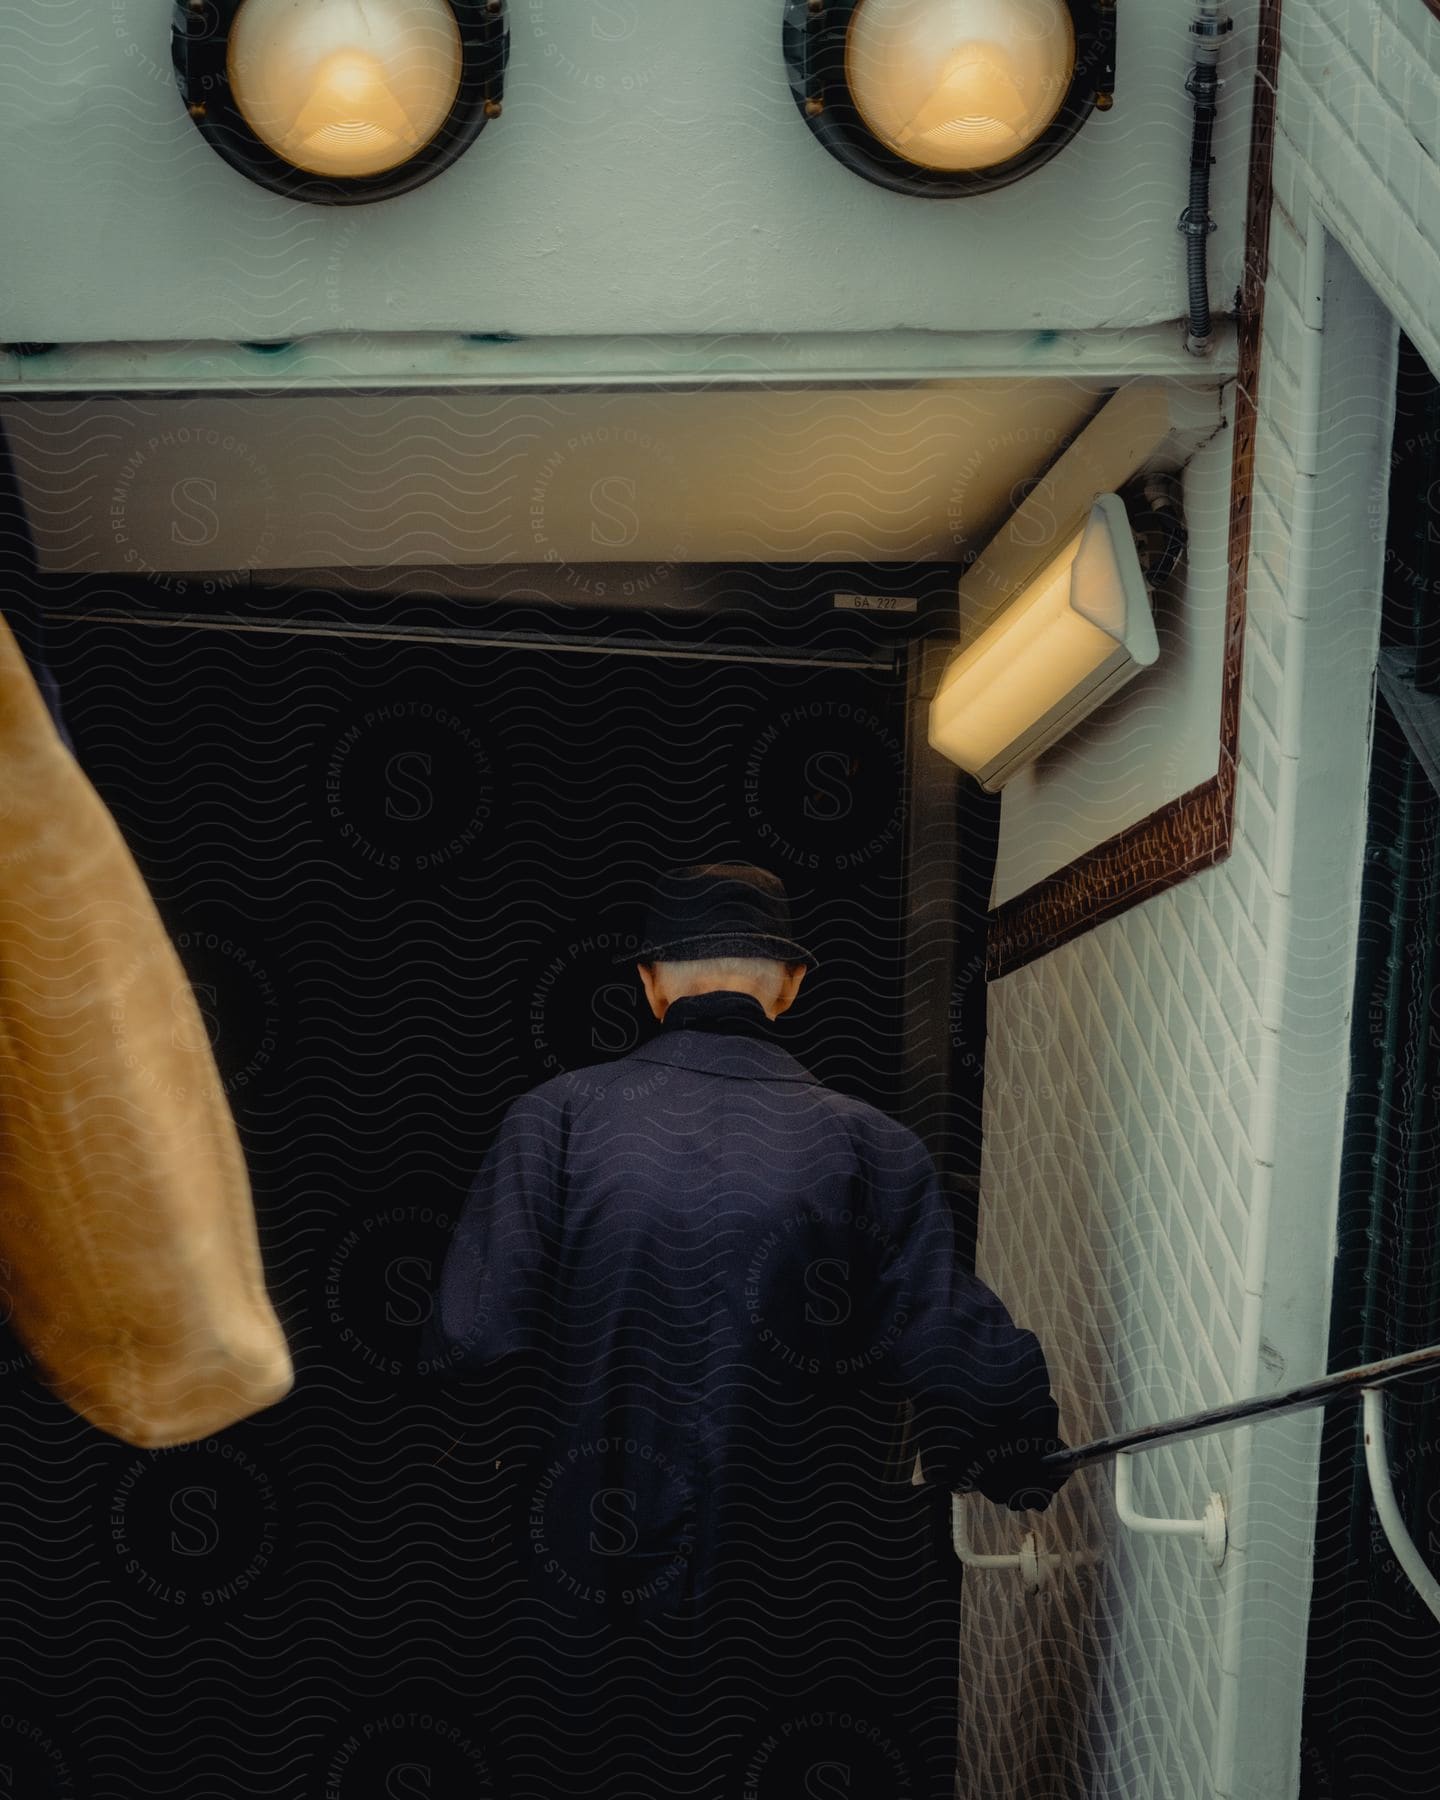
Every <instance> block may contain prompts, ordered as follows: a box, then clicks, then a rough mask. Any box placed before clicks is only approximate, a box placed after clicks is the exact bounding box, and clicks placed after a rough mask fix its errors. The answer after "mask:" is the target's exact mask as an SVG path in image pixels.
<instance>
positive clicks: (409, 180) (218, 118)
mask: <svg viewBox="0 0 1440 1800" xmlns="http://www.w3.org/2000/svg"><path fill="white" fill-rule="evenodd" d="M244 4H245V0H174V4H173V9H172V20H171V29H170V58H171V61H172V63H173V64H174V67H175V78H176V80H177V81H178V82H179V84H180V92H181V95H182V96H183V98H184V101H185V108H186V111H187V112H188V113H189V114H190V117H191V118H192V119H193V120H194V121H195V124H196V126H197V128H198V129H199V131H200V133H201V135H202V136H203V137H204V138H205V139H206V141H207V142H208V143H209V145H210V147H211V148H212V149H213V150H214V151H215V153H216V154H217V155H218V156H220V157H222V158H223V159H224V160H225V161H226V162H227V163H229V164H230V166H231V167H232V168H234V169H238V170H239V171H240V173H241V174H242V175H245V176H247V177H248V178H249V179H250V180H251V181H254V182H256V183H258V184H259V186H261V187H264V188H269V189H270V190H271V191H272V192H273V193H277V194H284V195H286V196H287V197H288V198H289V199H292V200H309V201H313V202H315V203H316V204H318V205H322V206H360V205H364V204H366V203H367V202H369V201H372V200H389V199H393V198H394V197H395V196H396V195H397V194H408V193H410V192H411V191H412V190H413V189H415V188H418V187H422V186H423V185H424V184H425V182H427V181H430V180H432V179H433V178H434V177H435V176H436V175H438V174H440V173H441V171H442V170H444V169H448V168H449V167H450V165H451V164H452V163H454V162H457V161H458V160H459V158H460V157H461V156H463V155H464V153H465V152H466V151H467V150H468V149H469V148H470V146H471V145H472V144H473V143H474V142H475V140H476V138H477V137H479V135H480V133H481V132H482V131H483V130H484V128H485V125H486V123H487V121H489V120H490V119H494V118H498V117H499V114H500V103H501V97H502V90H503V86H504V78H505V65H506V62H507V61H508V59H509V54H510V30H509V25H508V23H507V21H506V17H505V6H504V0H446V4H447V5H448V6H449V8H450V11H451V12H452V13H453V14H454V16H455V23H456V25H457V27H458V29H459V35H460V45H461V59H462V60H461V70H460V85H459V89H458V91H457V92H456V95H455V99H454V102H453V104H452V105H451V108H450V111H449V113H448V114H447V115H446V117H445V119H444V121H443V123H442V124H441V125H440V127H439V129H438V130H437V131H436V132H435V133H434V135H433V136H432V137H431V138H430V139H429V140H428V141H427V142H426V143H424V144H423V145H421V146H420V148H419V149H418V150H416V152H415V153H414V155H413V156H410V157H408V158H407V159H406V160H405V161H404V162H401V163H397V164H396V165H395V167H394V168H391V169H384V170H382V171H380V172H379V173H377V174H371V175H354V176H340V175H319V174H316V173H314V172H313V171H311V170H309V169H302V168H297V167H296V166H295V164H294V163H290V162H287V161H286V160H285V158H284V157H282V156H279V155H277V154H276V152H275V151H274V150H272V149H271V148H270V147H269V146H268V145H267V144H265V143H263V142H262V141H261V140H260V138H259V137H258V136H257V135H256V134H255V132H254V130H253V129H252V128H251V126H250V125H249V123H248V122H247V120H246V118H245V116H244V114H243V113H242V112H241V110H240V108H239V106H238V105H237V104H236V101H235V98H234V96H233V94H232V92H231V87H230V75H229V63H228V57H229V48H230V32H231V28H232V26H233V25H234V23H235V19H236V15H237V14H238V13H239V12H240V10H241V8H242V7H243V6H244Z"/></svg>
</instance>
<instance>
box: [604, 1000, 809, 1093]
mask: <svg viewBox="0 0 1440 1800" xmlns="http://www.w3.org/2000/svg"><path fill="white" fill-rule="evenodd" d="M774 1029H775V1028H774V1026H773V1024H772V1023H771V1021H770V1020H769V1019H768V1018H766V1016H765V1009H764V1008H763V1007H762V1006H761V1005H760V1002H759V1001H758V1000H755V999H752V998H751V996H750V995H748V994H738V993H733V992H731V991H729V990H728V989H727V990H723V991H721V992H718V993H713V994H696V995H692V996H690V997H689V998H687V999H684V1000H676V1001H675V1002H674V1003H673V1004H672V1005H671V1006H670V1007H669V1008H668V1009H667V1010H666V1013H665V1017H664V1019H663V1020H662V1022H661V1025H660V1031H659V1035H658V1036H656V1037H653V1038H651V1040H650V1041H649V1043H647V1044H642V1045H641V1046H640V1048H639V1049H638V1050H632V1051H631V1052H630V1057H632V1058H635V1059H637V1060H639V1061H640V1062H652V1063H665V1064H668V1065H669V1066H670V1067H671V1068H679V1069H695V1070H698V1071H699V1072H700V1073H702V1074H705V1075H728V1076H730V1077H731V1078H732V1079H735V1080H739V1081H808V1082H811V1083H813V1082H814V1080H815V1077H814V1076H813V1075H812V1074H811V1073H810V1071H809V1070H808V1069H807V1068H806V1067H805V1066H804V1065H803V1064H802V1063H801V1062H799V1061H797V1059H796V1058H795V1057H793V1056H792V1055H791V1054H790V1052H789V1051H788V1050H786V1049H784V1048H783V1047H782V1046H781V1045H780V1044H778V1043H776V1041H775V1038H774V1035H773V1033H774ZM626 1060H627V1061H628V1060H630V1058H627V1059H626Z"/></svg>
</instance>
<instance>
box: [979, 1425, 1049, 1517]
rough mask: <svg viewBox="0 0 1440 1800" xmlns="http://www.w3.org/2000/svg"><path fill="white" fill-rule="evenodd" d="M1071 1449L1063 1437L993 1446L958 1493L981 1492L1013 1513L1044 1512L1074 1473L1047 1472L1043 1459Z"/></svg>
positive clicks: (1039, 1438) (1004, 1442) (1023, 1438)
mask: <svg viewBox="0 0 1440 1800" xmlns="http://www.w3.org/2000/svg"><path fill="white" fill-rule="evenodd" d="M1069 1448H1070V1446H1069V1445H1068V1444H1067V1443H1066V1442H1065V1440H1064V1439H1063V1438H1059V1437H1018V1436H1017V1437H1015V1438H1012V1439H1010V1440H1008V1441H1001V1442H997V1443H994V1444H991V1445H990V1446H989V1447H988V1448H987V1449H986V1450H985V1451H983V1452H982V1453H981V1454H979V1455H977V1456H976V1457H975V1458H974V1460H973V1461H972V1462H971V1464H970V1465H969V1467H968V1468H967V1469H966V1471H965V1474H964V1476H963V1478H962V1479H961V1481H960V1482H959V1483H958V1484H957V1486H956V1489H955V1491H956V1492H957V1493H969V1492H971V1491H972V1490H975V1491H978V1492H979V1493H982V1494H983V1495H984V1496H985V1498H986V1499H987V1500H993V1501H994V1502H995V1504H996V1505H997V1506H1008V1507H1009V1508H1010V1511H1011V1512H1044V1511H1045V1509H1046V1508H1047V1507H1048V1506H1049V1504H1050V1502H1051V1501H1052V1500H1053V1499H1054V1498H1055V1496H1056V1494H1058V1493H1059V1492H1060V1489H1061V1488H1062V1487H1064V1485H1065V1483H1066V1482H1067V1481H1068V1480H1069V1479H1070V1474H1071V1471H1070V1470H1069V1469H1054V1468H1047V1467H1045V1465H1044V1463H1043V1462H1042V1460H1041V1459H1042V1458H1043V1457H1046V1456H1048V1455H1050V1454H1052V1453H1053V1452H1054V1451H1057V1450H1068V1449H1069Z"/></svg>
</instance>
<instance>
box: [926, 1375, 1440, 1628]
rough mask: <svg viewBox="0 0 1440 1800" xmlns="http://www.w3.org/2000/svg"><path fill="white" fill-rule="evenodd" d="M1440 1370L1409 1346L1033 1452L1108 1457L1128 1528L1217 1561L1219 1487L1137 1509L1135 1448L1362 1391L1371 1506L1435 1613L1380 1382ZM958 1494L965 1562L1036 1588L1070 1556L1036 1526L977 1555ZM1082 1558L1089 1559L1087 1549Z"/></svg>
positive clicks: (1435, 1586)
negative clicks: (1388, 1435) (1170, 1513)
mask: <svg viewBox="0 0 1440 1800" xmlns="http://www.w3.org/2000/svg"><path fill="white" fill-rule="evenodd" d="M1430 1373H1440V1344H1430V1345H1427V1346H1426V1348H1425V1349H1423V1350H1411V1351H1408V1352H1407V1353H1406V1354H1405V1355H1404V1356H1390V1357H1386V1358H1385V1359H1384V1360H1383V1361H1380V1362H1373V1363H1362V1364H1361V1365H1360V1366H1359V1367H1358V1368H1355V1369H1342V1370H1340V1371H1339V1372H1338V1373H1336V1374H1334V1375H1322V1376H1320V1377H1319V1378H1318V1379H1317V1380H1315V1381H1306V1382H1302V1383H1301V1385H1300V1386H1299V1387H1293V1388H1287V1389H1286V1390H1285V1391H1284V1392H1282V1393H1278V1394H1254V1395H1252V1396H1251V1397H1250V1398H1249V1399H1248V1400H1236V1401H1233V1402H1232V1403H1231V1404H1230V1405H1228V1406H1214V1407H1209V1408H1207V1409H1206V1410H1205V1411H1204V1412H1196V1413H1186V1414H1184V1415H1183V1416H1182V1417H1180V1418H1178V1419H1163V1420H1161V1421H1160V1422H1159V1423H1158V1424H1155V1425H1142V1426H1140V1427H1138V1428H1137V1429H1136V1430H1134V1431H1122V1432H1116V1433H1115V1434H1114V1435H1113V1436H1111V1437H1104V1438H1096V1439H1095V1440H1094V1441H1093V1442H1092V1443H1089V1444H1079V1445H1077V1446H1075V1447H1074V1448H1072V1449H1068V1450H1055V1451H1052V1452H1051V1453H1050V1454H1049V1455H1048V1456H1043V1457H1041V1458H1040V1466H1041V1467H1042V1468H1047V1469H1052V1470H1056V1471H1059V1470H1064V1471H1065V1473H1066V1474H1067V1475H1068V1474H1072V1473H1073V1472H1074V1471H1075V1470H1076V1469H1083V1468H1086V1467H1088V1466H1089V1465H1090V1464H1091V1463H1097V1462H1106V1461H1108V1460H1109V1459H1110V1458H1111V1457H1114V1458H1115V1507H1116V1513H1117V1515H1118V1516H1119V1518H1120V1522H1121V1523H1122V1524H1123V1525H1126V1526H1128V1527H1129V1528H1130V1529H1132V1530H1135V1531H1142V1532H1150V1533H1155V1534H1164V1535H1174V1536H1194V1537H1199V1538H1200V1539H1201V1540H1202V1542H1203V1543H1204V1546H1205V1549H1206V1551H1207V1553H1208V1554H1209V1556H1210V1560H1211V1561H1212V1562H1213V1563H1214V1564H1215V1567H1216V1568H1217V1569H1218V1568H1219V1567H1220V1565H1221V1564H1222V1563H1223V1562H1224V1560H1225V1552H1226V1547H1227V1545H1228V1542H1229V1530H1228V1524H1227V1519H1226V1511H1225V1501H1224V1497H1223V1495H1220V1494H1212V1495H1211V1496H1210V1500H1209V1503H1208V1505H1207V1506H1206V1508H1205V1512H1204V1515H1203V1516H1202V1517H1201V1518H1199V1519H1193V1520H1192V1519H1154V1518H1149V1517H1143V1516H1140V1515H1137V1514H1136V1513H1135V1511H1134V1509H1133V1507H1132V1506H1131V1503H1130V1481H1129V1475H1130V1462H1129V1459H1130V1457H1131V1456H1133V1455H1134V1454H1135V1453H1136V1452H1137V1451H1141V1450H1153V1449H1154V1448H1155V1447H1156V1446H1157V1445H1159V1444H1176V1443H1181V1442H1183V1441H1184V1440H1186V1439H1189V1438H1195V1437H1204V1436H1206V1435H1207V1434H1208V1433H1210V1432H1213V1431H1225V1430H1228V1429H1229V1428H1231V1427H1232V1426H1236V1425H1248V1424H1252V1423H1253V1422H1254V1421H1255V1420H1257V1419H1273V1418H1277V1417H1279V1416H1280V1415H1281V1414H1283V1413H1292V1412H1300V1411H1302V1410H1303V1409H1304V1408H1306V1407H1310V1406H1322V1405H1324V1403H1325V1402H1326V1401H1327V1400H1335V1399H1340V1398H1343V1397H1348V1396H1352V1395H1361V1396H1363V1399H1364V1406H1365V1468H1366V1472H1367V1474H1368V1475H1369V1478H1370V1488H1371V1492H1372V1494H1373V1496H1374V1500H1375V1511H1376V1513H1377V1515H1378V1516H1379V1519H1380V1523H1381V1526H1382V1527H1383V1528H1384V1531H1385V1535H1386V1537H1387V1539H1388V1540H1389V1543H1390V1547H1391V1549H1392V1550H1393V1551H1394V1552H1395V1558H1396V1561H1397V1562H1398V1563H1399V1564H1400V1566H1401V1568H1403V1569H1404V1571H1405V1573H1406V1574H1407V1575H1408V1576H1409V1577H1410V1580H1411V1581H1412V1582H1413V1583H1414V1585H1415V1589H1416V1591H1417V1592H1418V1594H1419V1595H1420V1598H1421V1599H1422V1600H1423V1601H1424V1602H1425V1604H1426V1606H1428V1607H1429V1609H1430V1611H1431V1612H1432V1613H1433V1614H1434V1615H1435V1617H1436V1619H1437V1620H1440V1581H1437V1580H1436V1578H1435V1576H1434V1574H1433V1573H1432V1572H1431V1570H1430V1567H1429V1565H1428V1564H1427V1563H1426V1561H1425V1559H1424V1558H1423V1557H1422V1556H1421V1554H1420V1552H1419V1550H1418V1549H1416V1547H1415V1541H1414V1539H1413V1538H1412V1537H1411V1536H1410V1532H1409V1529H1408V1527H1407V1526H1406V1524H1405V1520H1404V1517H1403V1516H1402V1514H1401V1512H1400V1508H1399V1505H1398V1504H1397V1502H1396V1499H1395V1492H1394V1488H1393V1486H1392V1484H1391V1480H1390V1463H1389V1458H1388V1456H1387V1455H1386V1450H1385V1403H1384V1388H1385V1386H1386V1385H1387V1384H1388V1383H1389V1382H1392V1381H1401V1380H1403V1379H1404V1378H1405V1377H1406V1376H1408V1375H1425V1374H1430ZM961 1506H962V1498H961V1495H960V1494H958V1493H956V1494H952V1495H951V1497H950V1507H951V1531H952V1541H953V1543H954V1546H955V1554H956V1556H958V1557H959V1559H960V1561H961V1562H962V1563H964V1564H965V1565H966V1566H967V1567H968V1568H978V1569H1000V1568H1018V1569H1019V1570H1020V1573H1021V1575H1022V1577H1023V1578H1024V1580H1025V1584H1026V1586H1027V1587H1029V1588H1030V1589H1032V1590H1036V1589H1038V1588H1039V1587H1040V1586H1041V1584H1042V1582H1043V1580H1044V1579H1045V1575H1046V1573H1047V1572H1048V1571H1049V1570H1051V1569H1052V1568H1054V1567H1056V1566H1058V1565H1060V1564H1061V1563H1063V1562H1065V1561H1067V1560H1069V1559H1067V1558H1066V1557H1065V1556H1064V1555H1063V1554H1061V1553H1058V1552H1055V1551H1044V1550H1042V1549H1041V1548H1040V1542H1039V1538H1038V1536H1037V1534H1036V1533H1035V1532H1033V1531H1032V1532H1030V1534H1029V1535H1028V1536H1027V1537H1026V1539H1025V1542H1024V1544H1023V1545H1022V1546H1021V1548H1020V1551H1019V1553H1018V1554H1015V1555H1009V1556H992V1555H980V1554H978V1553H977V1552H976V1551H975V1550H974V1548H973V1547H972V1545H971V1543H970V1539H969V1535H968V1533H967V1532H966V1530H965V1523H964V1518H963V1516H962V1513H961ZM1084 1560H1087V1561H1088V1560H1090V1558H1089V1557H1088V1556H1087V1557H1085V1558H1084Z"/></svg>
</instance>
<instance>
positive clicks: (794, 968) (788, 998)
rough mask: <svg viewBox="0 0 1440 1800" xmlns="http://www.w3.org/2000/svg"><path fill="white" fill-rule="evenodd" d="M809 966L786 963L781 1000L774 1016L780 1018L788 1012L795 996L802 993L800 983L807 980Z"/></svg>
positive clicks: (781, 987)
mask: <svg viewBox="0 0 1440 1800" xmlns="http://www.w3.org/2000/svg"><path fill="white" fill-rule="evenodd" d="M807 968H808V965H807V964H805V963H786V965H785V976H784V980H783V981H782V983H781V986H780V999H779V1003H778V1004H777V1005H776V1008H775V1013H774V1016H775V1017H776V1018H779V1016H780V1014H781V1013H783V1012H788V1011H789V1010H790V1007H791V1005H792V1004H793V1002H794V999H795V996H796V995H797V994H798V993H799V992H800V983H801V982H802V981H803V980H804V979H805V975H806V972H807Z"/></svg>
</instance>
